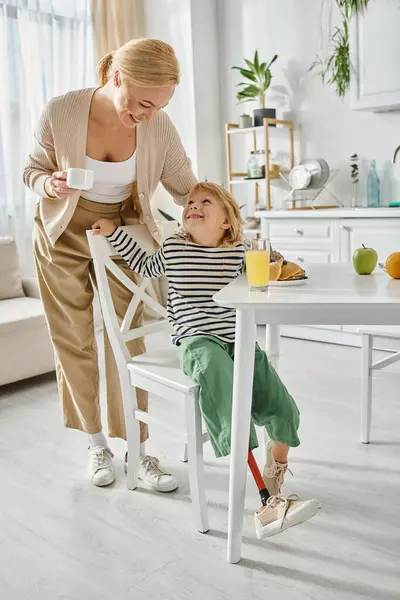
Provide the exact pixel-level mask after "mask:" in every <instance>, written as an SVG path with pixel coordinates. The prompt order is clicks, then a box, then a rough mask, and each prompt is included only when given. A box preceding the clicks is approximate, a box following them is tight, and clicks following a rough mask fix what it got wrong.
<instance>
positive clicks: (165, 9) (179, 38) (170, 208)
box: [144, 0, 224, 218]
mask: <svg viewBox="0 0 400 600" xmlns="http://www.w3.org/2000/svg"><path fill="white" fill-rule="evenodd" d="M216 3H217V0H201V2H199V0H145V2H144V15H145V35H146V36H147V37H153V38H158V39H161V40H164V41H166V42H168V43H169V44H171V45H172V46H173V48H174V49H175V52H176V54H177V57H178V60H179V64H180V69H181V83H180V85H179V86H178V88H177V90H176V92H175V95H174V97H173V99H172V101H171V103H170V105H169V106H168V108H167V112H168V114H169V115H170V117H171V119H172V121H173V123H174V124H175V127H176V128H177V129H178V132H179V134H180V136H181V139H182V142H183V145H184V146H185V149H186V152H187V154H188V156H189V157H190V158H191V160H192V166H193V170H194V172H195V174H196V175H197V177H198V178H199V179H204V178H207V179H209V180H216V181H222V172H223V161H224V156H223V152H222V148H223V136H222V135H221V132H222V129H223V127H222V124H221V121H220V106H221V103H220V98H219V71H218V41H217V9H216ZM152 204H153V210H154V209H155V208H157V207H159V208H162V209H163V210H165V211H166V212H168V213H170V214H171V215H173V216H175V217H176V218H179V217H180V213H181V209H180V208H179V207H177V206H176V205H174V204H173V202H172V201H171V198H170V196H169V195H168V194H167V193H166V192H165V191H164V190H163V188H162V187H161V186H160V187H159V189H158V190H157V193H156V195H155V197H154V199H153V203H152Z"/></svg>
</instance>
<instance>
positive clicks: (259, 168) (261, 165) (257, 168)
mask: <svg viewBox="0 0 400 600" xmlns="http://www.w3.org/2000/svg"><path fill="white" fill-rule="evenodd" d="M247 175H248V177H249V179H263V178H264V177H265V150H253V151H252V152H250V158H249V160H248V161H247Z"/></svg>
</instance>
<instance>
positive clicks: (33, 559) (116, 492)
mask: <svg viewBox="0 0 400 600" xmlns="http://www.w3.org/2000/svg"><path fill="white" fill-rule="evenodd" d="M394 370H395V368H394V367H393V368H392V371H394ZM281 375H282V377H283V379H284V381H285V383H286V384H287V386H288V388H289V389H290V391H291V392H292V393H293V394H294V395H295V397H296V399H297V401H298V404H299V407H300V410H301V413H302V425H301V437H302V440H303V443H302V445H301V447H300V448H298V449H297V450H296V451H293V453H292V460H291V468H292V471H293V474H294V477H293V478H292V477H289V478H288V482H287V486H286V492H287V493H292V492H295V493H298V494H299V495H300V496H304V497H306V496H316V497H318V498H320V499H321V501H322V503H323V510H322V511H321V512H320V514H319V515H317V516H316V517H315V519H314V520H313V521H311V522H310V523H307V524H304V525H302V526H300V527H296V528H294V529H292V530H290V531H288V532H285V533H284V534H282V535H280V536H277V537H275V538H273V539H272V540H270V541H264V542H259V541H257V539H256V538H255V535H254V530H253V522H252V513H253V511H254V510H255V509H257V508H258V505H259V500H258V493H257V492H256V490H255V488H254V484H253V482H252V481H251V479H250V478H249V481H248V486H247V499H246V514H245V520H244V536H245V537H244V546H243V557H244V558H243V560H242V561H241V563H240V564H238V565H229V564H228V563H227V562H226V560H225V552H226V527H227V489H228V474H229V461H228V460H227V459H223V460H216V459H215V458H214V457H213V455H212V452H211V448H210V447H207V448H206V453H205V454H206V476H207V485H208V497H209V503H210V520H211V527H212V529H211V531H210V533H209V534H207V535H201V534H199V533H196V532H195V531H194V528H193V524H192V514H191V504H190V497H189V492H188V478H187V466H186V465H184V464H182V463H180V462H179V454H180V450H181V446H182V444H181V440H180V439H179V438H178V437H177V438H176V439H168V437H166V436H165V434H163V433H162V432H161V431H158V430H154V429H153V431H152V438H151V443H150V444H149V447H148V449H149V450H150V451H151V453H154V454H156V455H158V456H159V457H161V458H162V460H163V463H164V464H165V466H167V467H168V468H169V469H171V470H173V471H174V473H176V474H177V476H178V478H179V482H180V488H179V492H178V493H173V494H170V495H161V494H155V493H151V492H149V491H147V490H146V489H143V488H139V489H138V490H136V491H134V492H129V491H128V490H127V489H126V486H125V478H124V475H123V462H122V459H123V453H124V445H123V444H122V442H120V441H116V440H112V441H111V447H112V449H113V450H114V451H115V454H116V469H117V474H118V479H117V481H116V483H115V484H114V485H113V486H111V487H110V488H108V489H98V488H95V487H93V486H91V485H90V484H89V483H88V482H87V479H86V473H85V468H86V439H85V437H84V435H82V434H80V433H79V432H75V431H67V430H64V429H63V428H62V425H61V418H60V411H59V405H58V398H57V391H56V384H55V379H54V376H53V375H48V376H44V377H40V378H36V379H33V380H29V381H25V382H21V383H18V384H15V385H12V386H8V387H4V388H0V598H1V600H25V599H26V600H36V599H37V600H56V599H60V600H61V599H62V600H103V599H104V600H120V599H121V600H122V599H125V598H130V599H140V600H142V599H143V600H147V599H157V600H225V599H228V598H229V599H231V598H235V599H236V598H240V599H247V598H249V599H250V598H251V599H253V600H265V599H268V600H275V599H276V600H278V599H279V600H306V599H307V600H310V599H314V600H350V599H352V600H353V599H362V598H371V599H374V600H378V599H382V600H399V598H400V477H399V475H400V393H399V389H400V387H399V382H400V378H399V377H400V375H399V374H398V375H397V376H395V375H393V374H392V375H390V374H388V375H386V376H383V375H381V376H380V377H379V379H377V381H376V385H375V390H374V400H375V410H374V423H373V443H371V444H370V445H369V446H365V445H361V444H360V443H359V442H358V436H359V384H360V382H359V351H358V350H356V349H350V348H342V347H339V346H331V345H324V344H316V343H310V342H300V341H295V340H284V341H283V358H282V367H281ZM152 409H154V410H160V411H164V414H165V418H166V419H169V420H171V421H173V420H177V419H179V418H181V417H182V414H181V413H182V411H181V410H180V409H179V407H177V406H175V405H174V404H173V403H171V404H168V406H167V405H166V404H164V405H162V404H161V403H159V402H157V401H156V400H153V401H152ZM258 459H259V462H260V463H261V462H262V457H261V456H260V455H258Z"/></svg>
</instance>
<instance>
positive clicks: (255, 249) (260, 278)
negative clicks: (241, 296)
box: [245, 238, 270, 291]
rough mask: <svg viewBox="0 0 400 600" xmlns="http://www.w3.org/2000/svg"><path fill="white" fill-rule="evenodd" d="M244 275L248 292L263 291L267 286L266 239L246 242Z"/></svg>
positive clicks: (267, 243) (267, 260) (268, 259)
mask: <svg viewBox="0 0 400 600" xmlns="http://www.w3.org/2000/svg"><path fill="white" fill-rule="evenodd" d="M245 248H246V275H247V283H248V285H249V289H250V290H259V291H265V290H267V289H268V284H269V262H270V243H269V240H268V239H267V238H257V239H253V240H246V242H245Z"/></svg>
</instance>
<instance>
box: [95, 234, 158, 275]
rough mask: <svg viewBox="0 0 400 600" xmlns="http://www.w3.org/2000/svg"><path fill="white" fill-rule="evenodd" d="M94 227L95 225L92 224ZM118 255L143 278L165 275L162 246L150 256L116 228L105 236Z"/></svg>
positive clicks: (130, 237) (127, 235) (131, 238)
mask: <svg viewBox="0 0 400 600" xmlns="http://www.w3.org/2000/svg"><path fill="white" fill-rule="evenodd" d="M94 225H96V223H95V224H94ZM106 237H107V239H108V241H109V242H110V243H111V244H112V245H113V246H114V248H115V249H116V251H117V252H118V254H120V255H121V256H122V258H123V259H124V260H125V261H126V262H127V263H128V265H129V267H130V268H131V269H132V271H136V272H137V273H140V274H141V275H144V277H149V278H152V277H161V275H164V273H165V256H164V246H161V248H159V250H156V251H155V252H154V253H152V254H148V253H147V252H146V251H145V250H143V248H141V247H140V246H139V244H138V243H137V242H136V241H135V240H134V239H133V237H132V236H130V235H129V234H128V233H126V232H125V231H123V230H122V229H121V228H120V227H117V228H116V229H115V231H114V233H112V234H111V235H107V236H106Z"/></svg>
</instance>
